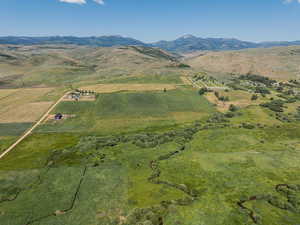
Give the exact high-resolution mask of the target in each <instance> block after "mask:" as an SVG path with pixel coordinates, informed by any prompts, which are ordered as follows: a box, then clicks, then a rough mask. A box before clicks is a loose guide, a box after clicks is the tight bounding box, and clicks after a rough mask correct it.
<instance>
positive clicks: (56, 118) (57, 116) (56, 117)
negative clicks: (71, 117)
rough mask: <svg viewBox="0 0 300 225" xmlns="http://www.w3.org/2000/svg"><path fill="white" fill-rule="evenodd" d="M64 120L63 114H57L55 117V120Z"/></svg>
mask: <svg viewBox="0 0 300 225" xmlns="http://www.w3.org/2000/svg"><path fill="white" fill-rule="evenodd" d="M62 118H63V115H62V114H61V113H57V114H55V116H54V119H55V120H61V119H62Z"/></svg>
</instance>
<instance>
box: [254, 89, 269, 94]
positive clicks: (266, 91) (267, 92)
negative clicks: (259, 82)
mask: <svg viewBox="0 0 300 225" xmlns="http://www.w3.org/2000/svg"><path fill="white" fill-rule="evenodd" d="M255 93H260V94H262V95H268V94H271V92H270V91H269V89H267V88H265V87H255Z"/></svg>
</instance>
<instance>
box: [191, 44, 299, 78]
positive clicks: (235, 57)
mask: <svg viewBox="0 0 300 225" xmlns="http://www.w3.org/2000/svg"><path fill="white" fill-rule="evenodd" d="M299 49H300V47H299V46H291V47H276V48H267V49H248V50H240V51H224V52H206V53H204V54H203V55H201V56H198V57H194V58H191V59H187V63H188V64H189V65H191V66H192V67H193V68H196V69H204V70H207V71H211V72H217V73H235V74H247V73H253V74H258V75H262V76H267V77H271V78H273V79H278V80H283V81H284V80H289V79H292V78H296V77H297V76H298V77H299V74H300V66H299V65H300V64H299V62H300V54H299V53H297V54H296V53H294V51H295V50H299Z"/></svg>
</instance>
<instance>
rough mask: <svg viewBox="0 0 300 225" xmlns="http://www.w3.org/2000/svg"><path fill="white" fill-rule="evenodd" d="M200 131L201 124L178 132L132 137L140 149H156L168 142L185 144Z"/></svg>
mask: <svg viewBox="0 0 300 225" xmlns="http://www.w3.org/2000/svg"><path fill="white" fill-rule="evenodd" d="M199 130H200V124H198V123H195V124H194V125H192V126H190V127H188V128H184V129H181V130H177V131H169V132H166V133H162V134H138V135H134V136H133V137H132V143H133V144H135V145H136V146H138V147H140V148H154V147H156V146H157V145H161V144H164V143H167V142H171V141H176V142H178V143H182V144H184V143H185V142H187V141H189V140H191V139H192V136H193V135H194V134H195V133H196V132H198V131H199Z"/></svg>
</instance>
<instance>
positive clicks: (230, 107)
mask: <svg viewBox="0 0 300 225" xmlns="http://www.w3.org/2000/svg"><path fill="white" fill-rule="evenodd" d="M237 110H238V107H236V106H235V105H233V104H231V105H230V106H229V111H231V112H235V111H237Z"/></svg>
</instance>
